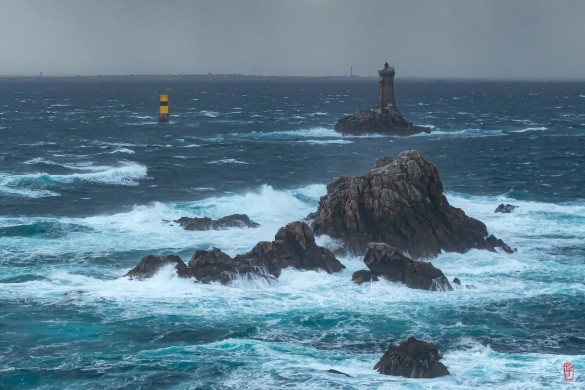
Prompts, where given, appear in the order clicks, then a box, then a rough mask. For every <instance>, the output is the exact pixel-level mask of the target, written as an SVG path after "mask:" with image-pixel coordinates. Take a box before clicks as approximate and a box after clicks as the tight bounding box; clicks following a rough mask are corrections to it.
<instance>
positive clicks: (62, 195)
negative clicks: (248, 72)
mask: <svg viewBox="0 0 585 390" xmlns="http://www.w3.org/2000/svg"><path fill="white" fill-rule="evenodd" d="M395 89H396V96H397V107H398V109H399V110H400V111H401V112H402V114H403V115H404V117H405V118H406V119H407V120H409V121H412V122H414V123H415V124H417V125H424V126H429V127H431V128H432V132H431V133H430V134H421V135H416V136H411V137H406V138H402V137H394V136H380V135H364V136H343V135H340V134H338V133H336V132H335V131H334V126H335V123H336V121H337V120H338V119H339V118H340V117H341V116H342V115H345V114H350V113H353V112H355V111H358V110H361V109H367V108H369V107H373V106H375V105H376V101H377V80H376V79H375V78H359V77H354V78H350V77H348V78H345V79H343V78H331V79H328V78H315V79H304V78H264V79H248V78H244V77H241V78H238V77H233V78H223V79H222V78H217V77H212V76H210V77H209V79H207V78H205V77H200V78H198V79H189V78H184V79H180V78H176V79H173V78H148V77H142V78H138V77H136V78H126V79H125V78H119V79H116V78H99V77H96V78H50V77H43V78H35V79H25V78H4V79H0V388H1V389H281V388H290V389H471V388H479V389H561V388H563V389H564V388H567V389H577V388H579V389H583V388H585V285H584V279H585V174H584V168H585V82H583V81H503V80H501V81H485V80H423V79H410V78H405V79H401V78H400V77H399V76H397V78H396V87H395ZM161 93H167V94H168V95H169V108H170V113H171V116H170V121H169V122H168V123H158V121H157V118H158V117H157V115H158V106H159V94H161ZM412 149H416V150H419V151H421V152H422V153H423V154H424V155H425V156H426V157H428V159H429V160H430V161H432V162H433V163H434V164H435V165H436V166H437V167H438V170H439V173H440V178H441V180H442V183H443V187H444V191H445V195H446V197H447V199H448V201H449V202H450V203H451V204H452V205H453V206H455V207H458V208H461V209H463V210H464V211H465V213H466V214H467V215H469V216H471V217H474V218H477V219H479V220H481V221H483V222H484V223H485V224H486V225H487V228H488V231H489V233H491V234H494V235H496V236H497V237H498V238H501V239H503V240H504V241H505V242H506V243H508V244H509V245H510V246H512V247H514V248H517V252H516V253H514V254H506V253H503V252H496V253H493V252H488V251H482V250H471V251H469V252H467V253H464V254H459V253H442V254H440V255H439V256H438V257H436V258H433V259H426V261H431V262H432V263H433V265H435V266H436V267H438V268H440V269H441V270H442V271H443V272H444V273H445V275H446V276H447V277H448V278H449V279H450V280H451V279H453V278H454V277H458V278H459V279H461V281H462V283H463V285H468V286H470V288H465V287H462V288H455V290H454V291H449V292H433V291H423V290H414V289H410V288H407V287H405V286H404V285H402V284H399V283H394V282H389V281H385V280H381V281H379V282H376V283H366V284H364V285H361V286H358V285H356V284H354V283H353V282H352V281H351V275H352V273H353V272H355V271H357V270H361V269H366V266H365V265H364V263H363V257H362V256H361V255H348V254H341V255H339V256H338V258H339V260H340V261H341V262H342V263H343V264H344V265H345V266H346V267H347V268H346V269H345V270H343V271H342V272H339V273H335V274H327V273H326V272H315V271H302V270H295V269H286V270H284V271H283V273H282V275H281V276H280V278H279V279H278V280H277V281H272V282H269V281H266V280H265V279H251V280H244V279H234V280H233V281H232V282H231V283H230V284H229V285H227V286H223V285H221V284H219V283H212V284H200V283H197V282H196V281H195V280H187V279H180V278H178V277H177V276H176V275H175V274H174V272H173V270H172V269H169V268H164V269H162V270H161V271H160V272H159V273H158V274H156V275H155V276H154V277H152V278H150V279H146V280H142V281H140V280H130V279H128V278H126V277H124V275H125V274H126V272H128V271H129V270H130V269H131V268H133V267H134V266H135V265H136V264H137V263H138V262H139V261H140V260H141V259H142V257H144V256H146V255H150V254H152V255H170V254H176V255H179V256H181V258H182V259H183V260H184V261H185V262H187V261H189V259H190V257H191V255H192V254H193V253H194V252H195V250H197V249H211V248H213V247H217V248H220V249H221V250H223V251H224V252H226V253H228V254H229V255H232V256H234V255H236V254H240V253H244V252H247V251H248V250H250V249H251V248H252V247H253V246H254V245H255V244H256V243H257V242H259V241H263V240H268V241H271V240H273V239H274V235H275V234H276V232H277V230H278V229H279V228H280V227H282V226H284V225H286V224H287V223H289V222H292V221H296V220H301V219H303V218H305V217H306V216H307V215H308V214H309V213H311V212H314V211H316V209H317V207H318V202H319V198H320V197H321V196H323V195H325V194H326V185H327V183H329V182H330V181H331V180H332V179H333V178H334V177H336V176H340V175H362V174H364V173H366V172H367V171H368V170H369V169H370V168H371V167H372V166H373V163H374V161H375V160H376V159H377V158H379V157H383V156H391V157H396V156H397V155H398V154H399V153H400V152H401V151H405V150H412ZM501 203H504V204H508V203H509V204H512V205H515V206H517V208H516V209H514V210H513V212H512V213H509V214H501V213H495V212H494V210H495V209H496V207H497V206H498V205H499V204H501ZM234 213H245V214H247V215H248V216H249V217H250V219H252V220H253V221H255V222H257V223H259V224H260V226H259V227H258V228H231V229H226V230H209V231H198V232H196V231H185V230H183V229H182V228H181V227H180V226H178V224H177V223H174V222H173V221H175V220H177V219H178V218H180V217H183V216H187V217H211V218H214V219H215V218H220V217H223V216H226V215H229V214H234ZM317 242H318V244H320V245H322V246H325V247H328V248H331V249H335V248H338V247H339V242H337V241H336V240H334V239H332V238H330V237H327V236H318V237H317ZM411 336H412V337H415V338H417V339H420V340H424V341H427V342H431V343H433V344H435V345H436V346H437V347H438V349H439V352H440V354H441V355H442V360H441V361H442V362H443V363H444V364H445V365H446V366H447V367H448V369H449V371H450V373H451V375H449V376H445V377H441V378H435V379H408V378H402V377H393V376H386V375H382V374H379V373H378V372H376V371H375V370H374V369H373V367H374V365H375V364H376V363H377V361H378V360H379V359H380V357H381V356H382V355H383V354H384V352H385V351H386V349H387V348H388V346H389V345H392V344H394V345H395V344H398V343H400V342H401V341H404V340H406V339H407V338H408V337H411ZM330 369H333V370H338V371H341V372H343V373H346V374H348V375H350V376H345V375H340V374H335V373H332V372H330V371H329V370H330Z"/></svg>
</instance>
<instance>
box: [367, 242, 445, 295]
mask: <svg viewBox="0 0 585 390" xmlns="http://www.w3.org/2000/svg"><path fill="white" fill-rule="evenodd" d="M364 263H365V264H366V266H368V268H369V269H370V270H371V271H372V273H374V274H375V275H377V276H383V277H385V278H386V279H388V280H391V281H393V282H401V283H404V284H405V285H406V286H407V287H410V288H416V289H420V290H431V291H451V290H453V288H452V287H451V284H450V283H449V280H447V278H446V277H445V275H444V274H443V272H442V271H441V270H440V269H438V268H436V267H434V266H433V265H432V264H431V263H428V262H426V261H417V260H412V259H409V258H408V257H406V256H404V255H402V254H401V253H400V252H398V251H397V250H396V249H394V248H392V247H391V246H390V245H387V244H383V243H371V244H370V245H369V246H368V250H367V251H366V256H365V257H364Z"/></svg>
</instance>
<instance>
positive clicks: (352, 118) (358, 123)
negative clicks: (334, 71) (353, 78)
mask: <svg viewBox="0 0 585 390" xmlns="http://www.w3.org/2000/svg"><path fill="white" fill-rule="evenodd" d="M378 74H379V75H380V81H379V83H378V105H377V106H375V107H372V108H371V109H369V110H362V111H358V112H356V113H353V114H351V115H345V116H343V117H341V118H340V119H339V120H338V121H337V123H336V124H335V131H337V132H338V133H341V134H349V135H364V134H385V135H399V136H408V135H413V134H418V133H430V132H431V129H430V128H428V127H422V126H413V124H412V122H408V121H407V120H406V119H404V117H403V116H402V114H401V113H400V111H398V108H396V99H395V98H394V67H392V66H390V65H388V63H387V62H386V63H385V64H384V69H380V70H379V71H378Z"/></svg>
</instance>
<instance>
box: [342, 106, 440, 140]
mask: <svg viewBox="0 0 585 390" xmlns="http://www.w3.org/2000/svg"><path fill="white" fill-rule="evenodd" d="M335 131H337V132H338V133H341V134H345V135H365V134H384V135H398V136H408V135H414V134H419V133H430V132H431V129H430V128H428V127H421V126H413V124H412V123H410V122H408V121H406V120H405V119H404V118H403V117H402V114H401V113H400V111H398V109H397V108H395V107H390V108H385V109H376V108H373V109H371V110H365V111H359V112H356V113H354V114H352V115H345V116H343V117H341V118H340V119H339V120H338V121H337V123H336V124H335Z"/></svg>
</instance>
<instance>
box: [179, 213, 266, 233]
mask: <svg viewBox="0 0 585 390" xmlns="http://www.w3.org/2000/svg"><path fill="white" fill-rule="evenodd" d="M174 222H175V223H178V224H179V225H180V226H181V227H182V228H183V229H185V230H215V229H227V228H232V227H236V228H243V227H252V228H253V227H258V226H260V225H259V224H257V223H256V222H254V221H251V220H250V217H248V216H247V215H246V214H232V215H227V216H225V217H222V218H220V219H217V220H213V219H211V218H209V217H202V218H199V217H194V218H190V217H181V218H179V219H177V220H175V221H174Z"/></svg>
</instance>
